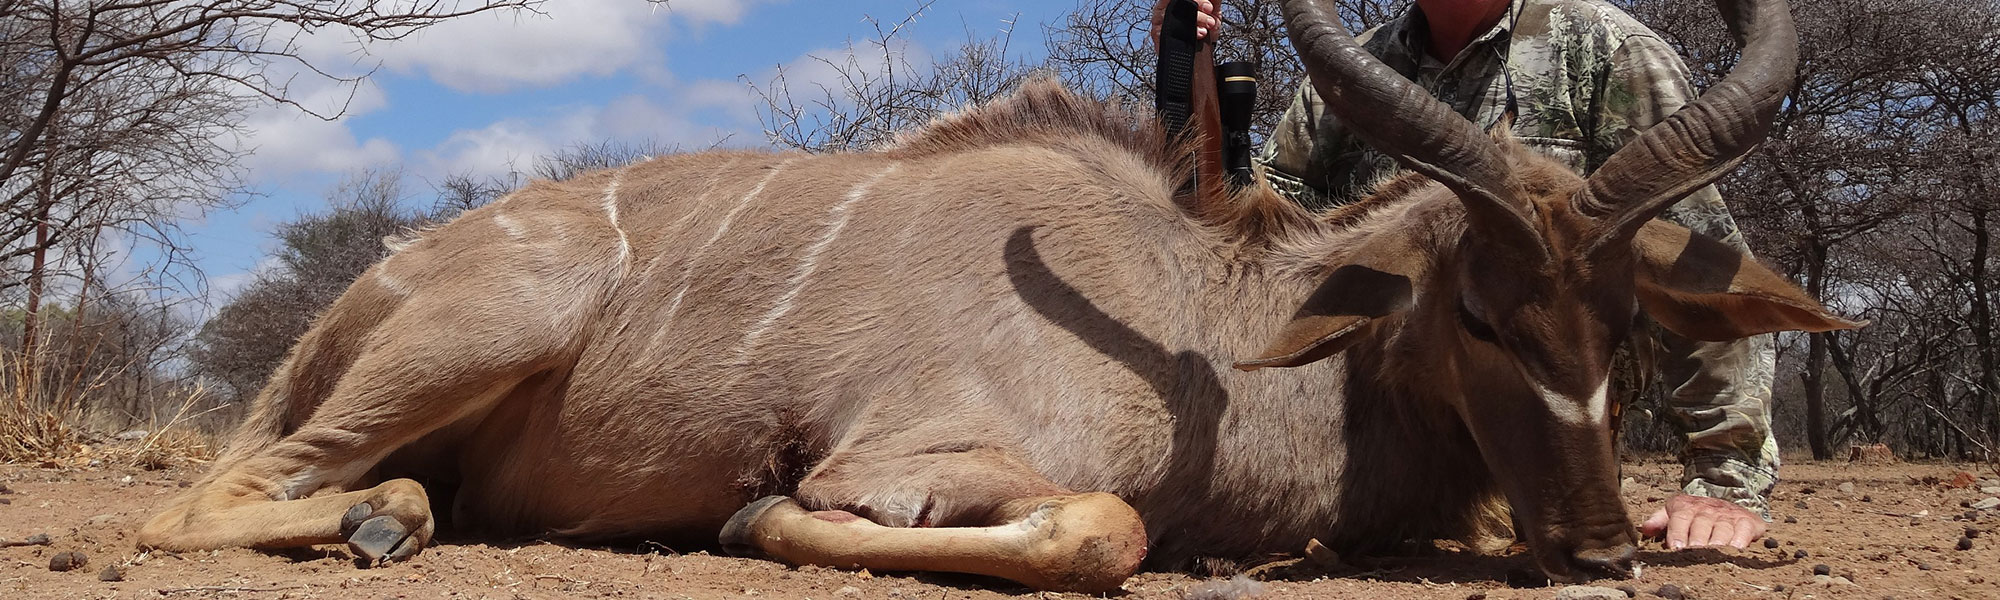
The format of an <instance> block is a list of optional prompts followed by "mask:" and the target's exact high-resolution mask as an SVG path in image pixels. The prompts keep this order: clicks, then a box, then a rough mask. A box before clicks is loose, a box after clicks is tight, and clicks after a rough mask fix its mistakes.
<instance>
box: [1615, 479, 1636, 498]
mask: <svg viewBox="0 0 2000 600" xmlns="http://www.w3.org/2000/svg"><path fill="white" fill-rule="evenodd" d="M1638 488H1639V480H1637V479H1633V478H1631V477H1626V478H1624V479H1621V480H1618V491H1619V492H1621V493H1627V494H1629V493H1632V490H1635V489H1638Z"/></svg>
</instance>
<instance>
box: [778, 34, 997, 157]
mask: <svg viewBox="0 0 2000 600" xmlns="http://www.w3.org/2000/svg"><path fill="white" fill-rule="evenodd" d="M929 7H930V3H928V2H926V3H925V4H923V5H922V6H920V7H918V9H917V10H915V11H913V12H911V13H910V14H909V15H908V16H906V17H904V18H903V19H902V20H901V21H898V22H896V23H892V24H885V23H883V22H881V21H879V20H875V19H874V18H872V17H871V18H870V19H869V23H870V24H871V25H873V27H874V30H875V34H874V35H873V36H872V37H870V38H868V39H866V40H864V41H862V42H860V43H858V44H857V43H853V42H850V43H849V44H848V45H847V48H846V52H844V53H842V54H841V55H838V56H815V57H812V59H813V60H815V61H818V62H819V64H820V66H822V67H825V70H826V71H827V72H829V73H831V78H830V80H829V81H793V80H792V79H791V77H793V76H795V75H796V74H797V72H798V71H797V70H794V69H787V68H785V67H784V66H782V65H780V66H779V68H778V71H777V73H776V74H775V75H773V76H772V78H771V80H770V81H767V82H765V83H763V84H758V83H755V82H749V84H750V86H751V88H752V89H753V90H754V91H755V92H756V94H757V95H758V96H759V97H760V98H761V99H762V106H760V107H759V112H758V120H759V121H760V122H761V123H762V124H763V126H764V135H765V137H766V138H767V139H769V140H770V142H771V143H772V144H775V145H777V146H779V147H784V148H792V149H798V150H805V151H807V152H836V151H845V150H860V149H864V148H870V147H874V146H878V145H881V144H883V143H885V142H888V141H890V140H891V139H893V138H894V137H895V136H896V134H898V133H900V132H903V131H907V130H910V129H913V128H915V127H916V126H918V125H922V124H924V123H926V122H929V121H930V120H931V119H933V118H935V117H937V116H938V115H940V114H944V113H946V112H948V111H951V110H955V109H958V108H961V107H964V106H968V105H972V104H977V103H980V102H984V101H986V100H989V99H992V98H994V97H995V96H998V95H1000V94H1002V93H1004V92H1006V91H1008V90H1011V89H1013V88H1014V87H1015V86H1016V85H1018V84H1019V83H1020V82H1021V80H1022V79H1023V78H1025V77H1026V76H1027V75H1028V74H1030V73H1032V72H1034V70H1035V68H1036V67H1035V65H1033V64H1030V63H1028V62H1026V61H1024V60H1021V59H1019V58H1016V57H1014V56H1013V55H1012V53H1011V52H1010V49H1009V48H1010V46H1009V45H1010V43H1011V42H1012V37H1013V30H1012V29H1008V30H1006V31H1002V32H1000V33H999V34H997V35H994V36H992V37H988V38H979V37H977V36H976V35H974V34H971V33H968V34H967V40H966V42H965V43H964V44H962V45H960V46H959V47H957V48H956V49H954V50H953V51H952V52H950V53H948V54H946V55H944V56H940V57H935V59H933V60H931V61H928V62H925V61H920V60H913V59H912V57H911V56H910V55H909V54H908V52H907V49H908V46H907V44H906V43H905V41H904V40H903V39H902V37H901V34H902V31H903V29H904V28H906V27H908V26H909V25H910V24H912V23H914V22H916V20H917V19H918V18H920V17H921V16H922V15H923V12H924V10H925V9H927V8H929ZM746 81H747V79H746ZM794 86H801V88H802V89H797V90H795V89H794Z"/></svg>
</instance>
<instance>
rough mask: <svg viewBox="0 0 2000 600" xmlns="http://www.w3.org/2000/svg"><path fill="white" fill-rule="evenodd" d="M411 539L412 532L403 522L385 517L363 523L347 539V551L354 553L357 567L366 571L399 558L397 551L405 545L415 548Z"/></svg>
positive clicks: (411, 552)
mask: <svg viewBox="0 0 2000 600" xmlns="http://www.w3.org/2000/svg"><path fill="white" fill-rule="evenodd" d="M349 512H352V511H349ZM409 537H410V531H409V529H407V528H405V527H403V522H402V521H397V520H396V518H395V517H391V516H388V515H383V516H379V517H375V518H372V519H369V520H367V521H363V522H361V526H359V527H356V528H355V529H354V533H353V535H350V536H348V537H347V549H348V551H350V552H352V553H354V563H355V566H359V567H361V568H364V569H366V568H370V567H375V566H379V565H381V564H382V563H385V562H388V561H389V560H392V559H395V558H397V557H396V556H395V554H396V551H398V550H400V549H401V548H402V546H404V545H410V546H415V545H416V544H414V543H410V540H409ZM415 553H416V552H414V551H410V552H409V554H415Z"/></svg>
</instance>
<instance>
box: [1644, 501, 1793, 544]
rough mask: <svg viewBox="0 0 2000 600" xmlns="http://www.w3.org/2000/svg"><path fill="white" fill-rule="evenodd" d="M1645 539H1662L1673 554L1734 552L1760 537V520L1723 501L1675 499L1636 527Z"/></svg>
mask: <svg viewBox="0 0 2000 600" xmlns="http://www.w3.org/2000/svg"><path fill="white" fill-rule="evenodd" d="M1639 531H1640V533H1643V534H1645V536H1646V537H1647V538H1658V537H1660V536H1661V535H1665V536H1666V538H1667V547H1668V548H1672V549H1674V550H1680V549H1683V548H1699V547H1702V546H1730V547H1734V548H1736V549H1738V550H1741V549H1743V548H1747V547H1749V546H1750V542H1754V541H1757V540H1758V539H1759V538H1762V537H1764V519H1763V518H1762V517H1759V516H1757V513H1754V512H1750V509H1747V508H1743V507H1742V506H1738V505H1737V504H1735V503H1733V502H1729V501H1727V500H1718V499H1715V498H1704V497H1701V496H1690V495H1687V494H1680V495H1676V496H1674V497H1672V498H1668V499H1667V506H1666V507H1665V508H1661V509H1660V510H1659V511H1657V512H1654V513H1653V516H1651V517H1648V518H1647V519H1646V523H1645V524H1643V525H1640V526H1639Z"/></svg>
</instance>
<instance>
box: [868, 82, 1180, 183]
mask: <svg viewBox="0 0 2000 600" xmlns="http://www.w3.org/2000/svg"><path fill="white" fill-rule="evenodd" d="M1082 138H1096V139H1100V140H1104V141H1108V142H1111V143H1113V144H1116V145H1117V146H1119V147H1121V148H1124V149H1126V150H1129V151H1131V152H1132V153H1133V154H1135V155H1137V156H1140V157H1142V158H1144V159H1145V160H1146V162H1147V163H1148V164H1150V165H1152V166H1154V167H1157V168H1159V169H1161V171H1162V172H1165V173H1171V174H1173V175H1174V177H1175V178H1176V179H1179V178H1181V177H1184V176H1185V173H1187V172H1189V170H1190V168H1191V165H1190V164H1189V163H1190V162H1191V161H1189V160H1188V157H1189V155H1190V154H1189V153H1188V152H1184V151H1180V148H1181V146H1182V145H1181V144H1172V143H1168V140H1167V135H1166V132H1165V131H1164V130H1163V129H1162V128H1161V127H1160V125H1159V123H1158V122H1156V121H1154V120H1153V119H1152V118H1151V117H1150V116H1148V115H1145V114H1141V113H1138V112H1136V111H1133V110H1130V109H1128V108H1126V107H1125V106H1123V105H1120V104H1118V103H1115V102H1108V101H1104V100H1098V99H1095V98H1088V97H1085V96H1081V95H1078V94H1076V93H1075V92H1071V91H1069V90H1068V89H1067V88H1064V87H1063V85H1062V83H1061V82H1059V81H1057V80H1056V79H1055V78H1054V77H1049V76H1038V77H1034V78H1030V79H1028V80H1027V81H1024V82H1022V83H1021V87H1020V88H1019V89H1016V90H1015V91H1014V92H1012V93H1010V94H1007V95H1005V96H1003V97H1001V98H999V99H996V100H993V101H991V102H988V103H985V104H982V105H979V106H977V107H973V108H970V109H967V110H965V111H963V112H960V113H958V114H954V115H949V116H944V117H939V118H938V119H937V120H935V121H932V122H931V123H930V124H928V125H925V126H924V127H922V128H920V129H917V130H915V131H911V132H909V133H906V134H903V135H902V136H900V137H898V138H897V139H896V141H895V143H893V144H892V145H891V146H890V147H889V148H888V149H887V151H888V153H889V154H890V155H894V156H910V157H916V156H930V155H937V154H945V153H950V152H963V151H966V150H972V149H977V148H986V147H992V146H1003V145H1006V146H1012V145H1022V144H1039V145H1046V146H1049V147H1051V148H1059V149H1060V148H1064V147H1073V146H1074V144H1075V143H1076V142H1077V140H1079V139H1082Z"/></svg>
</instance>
